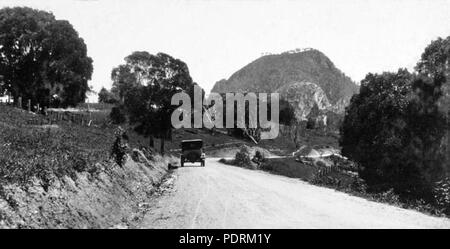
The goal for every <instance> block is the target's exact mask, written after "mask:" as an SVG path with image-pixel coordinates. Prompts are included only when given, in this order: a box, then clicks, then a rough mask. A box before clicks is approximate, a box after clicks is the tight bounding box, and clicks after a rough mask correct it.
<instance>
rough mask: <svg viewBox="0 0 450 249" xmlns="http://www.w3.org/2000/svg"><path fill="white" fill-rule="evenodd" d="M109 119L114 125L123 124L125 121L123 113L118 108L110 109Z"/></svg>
mask: <svg viewBox="0 0 450 249" xmlns="http://www.w3.org/2000/svg"><path fill="white" fill-rule="evenodd" d="M109 118H110V119H111V121H112V122H113V123H114V124H123V123H125V121H127V118H126V116H125V112H124V111H123V109H122V108H121V107H119V106H115V107H113V108H112V109H111V113H110V114H109Z"/></svg>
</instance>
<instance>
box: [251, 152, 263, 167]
mask: <svg viewBox="0 0 450 249" xmlns="http://www.w3.org/2000/svg"><path fill="white" fill-rule="evenodd" d="M265 161H266V157H265V156H264V153H262V152H261V151H259V150H257V151H256V152H255V155H254V156H253V158H252V162H254V163H256V164H258V165H260V164H261V163H263V162H265Z"/></svg>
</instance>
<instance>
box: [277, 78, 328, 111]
mask: <svg viewBox="0 0 450 249" xmlns="http://www.w3.org/2000/svg"><path fill="white" fill-rule="evenodd" d="M276 92H278V93H279V94H280V98H281V99H284V100H286V101H288V102H289V104H291V106H292V107H293V108H294V113H295V117H296V118H297V120H306V119H307V117H308V115H309V113H310V112H311V110H312V109H313V107H314V106H315V105H317V107H318V109H319V110H321V111H326V110H329V109H331V104H330V101H329V100H328V97H327V95H326V94H325V92H324V91H323V90H322V88H320V87H319V86H318V85H316V84H314V83H311V82H292V83H289V84H287V85H284V86H282V87H280V88H279V89H277V90H276Z"/></svg>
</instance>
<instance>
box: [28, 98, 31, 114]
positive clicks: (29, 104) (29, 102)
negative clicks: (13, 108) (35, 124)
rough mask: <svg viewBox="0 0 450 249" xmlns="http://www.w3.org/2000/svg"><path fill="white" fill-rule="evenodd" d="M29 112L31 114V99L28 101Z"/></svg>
mask: <svg viewBox="0 0 450 249" xmlns="http://www.w3.org/2000/svg"><path fill="white" fill-rule="evenodd" d="M28 111H29V112H31V99H28Z"/></svg>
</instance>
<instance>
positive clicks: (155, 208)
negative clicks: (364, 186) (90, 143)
mask: <svg viewBox="0 0 450 249" xmlns="http://www.w3.org/2000/svg"><path fill="white" fill-rule="evenodd" d="M187 166H190V164H187ZM173 177H174V185H173V189H172V190H170V191H167V193H165V194H164V195H162V196H161V197H160V198H157V199H156V200H155V203H152V205H151V206H152V208H150V209H149V210H148V212H147V213H146V214H145V216H144V217H143V220H142V223H141V224H140V225H139V227H143V228H450V220H449V219H444V218H436V217H431V216H427V215H424V214H421V213H418V212H415V211H412V210H405V209H401V208H397V207H394V206H389V205H385V204H380V203H375V202H370V201H367V200H365V199H362V198H358V197H354V196H350V195H347V194H345V193H341V192H337V191H334V190H332V189H327V188H321V187H317V186H313V185H310V184H308V183H306V182H303V181H301V180H298V179H292V178H287V177H283V176H277V175H272V174H269V173H266V172H261V171H252V170H246V169H242V168H238V167H233V166H227V165H223V164H220V163H219V162H218V159H208V160H207V162H206V167H204V168H203V167H184V168H179V169H177V170H176V171H175V173H174V176H173Z"/></svg>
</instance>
